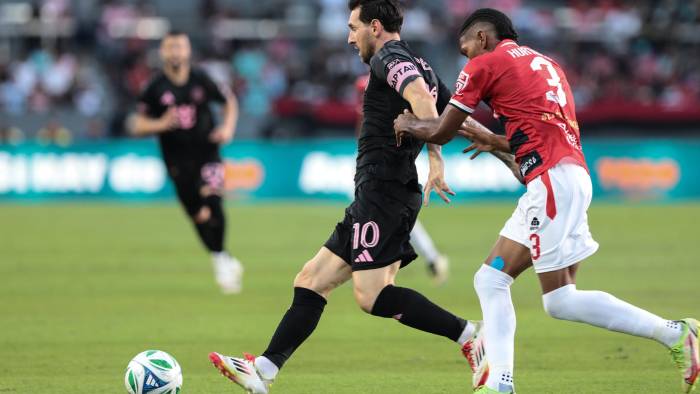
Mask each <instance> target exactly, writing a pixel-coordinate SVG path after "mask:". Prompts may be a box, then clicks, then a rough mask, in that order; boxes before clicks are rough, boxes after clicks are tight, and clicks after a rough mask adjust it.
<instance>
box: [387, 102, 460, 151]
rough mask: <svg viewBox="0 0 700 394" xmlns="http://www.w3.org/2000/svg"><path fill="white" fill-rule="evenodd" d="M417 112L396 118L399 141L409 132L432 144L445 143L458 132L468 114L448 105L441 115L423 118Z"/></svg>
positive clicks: (395, 127)
mask: <svg viewBox="0 0 700 394" xmlns="http://www.w3.org/2000/svg"><path fill="white" fill-rule="evenodd" d="M413 115H417V114H415V112H414V114H408V113H404V114H402V115H399V117H398V118H396V119H395V120H394V131H395V133H396V139H397V141H400V140H401V138H402V137H403V135H405V134H409V135H412V136H414V137H415V138H418V139H419V140H422V141H425V142H429V143H432V144H438V145H445V144H446V143H448V142H450V141H451V140H452V139H453V138H454V137H455V136H456V135H457V134H458V133H459V128H460V126H461V125H462V123H463V122H464V121H465V120H466V119H467V114H466V113H464V112H462V111H460V110H458V109H456V108H454V107H452V106H450V105H448V106H447V107H446V108H445V110H444V111H443V112H442V115H440V117H437V116H436V117H433V118H428V119H425V118H421V117H418V116H413Z"/></svg>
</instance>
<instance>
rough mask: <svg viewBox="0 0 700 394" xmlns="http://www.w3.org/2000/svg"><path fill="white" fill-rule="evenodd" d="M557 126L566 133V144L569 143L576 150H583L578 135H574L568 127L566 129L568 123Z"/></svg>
mask: <svg viewBox="0 0 700 394" xmlns="http://www.w3.org/2000/svg"><path fill="white" fill-rule="evenodd" d="M557 126H559V127H560V128H561V129H562V131H563V132H564V135H565V136H566V142H568V143H569V145H571V146H572V147H574V149H577V150H582V148H581V142H579V139H578V137H577V136H576V134H574V133H572V132H571V131H570V130H569V128H568V127H566V123H557Z"/></svg>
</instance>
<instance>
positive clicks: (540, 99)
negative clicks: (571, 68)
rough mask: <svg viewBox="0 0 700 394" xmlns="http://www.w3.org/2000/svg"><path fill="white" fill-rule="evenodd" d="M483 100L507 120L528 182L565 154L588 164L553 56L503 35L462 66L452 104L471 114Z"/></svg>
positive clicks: (508, 132)
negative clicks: (487, 51) (497, 42)
mask: <svg viewBox="0 0 700 394" xmlns="http://www.w3.org/2000/svg"><path fill="white" fill-rule="evenodd" d="M482 100H483V101H484V102H485V103H486V104H488V105H489V106H490V107H491V109H493V111H494V114H495V115H496V116H497V117H499V118H500V119H501V121H503V122H504V123H505V128H506V138H508V142H509V143H510V147H511V152H512V153H513V154H514V155H515V159H516V162H517V163H518V164H519V165H520V172H521V173H522V174H523V176H524V177H525V182H526V183H527V182H529V181H531V180H532V179H534V178H536V177H537V176H538V175H540V174H542V173H543V172H545V171H546V170H547V169H549V168H551V167H553V166H555V165H556V164H557V163H559V162H560V161H561V160H562V159H565V158H566V160H567V161H568V162H574V163H577V164H579V165H581V166H583V167H584V168H587V167H586V159H585V158H584V156H583V151H582V150H581V136H580V133H579V128H578V122H576V108H575V104H574V98H573V95H572V94H571V88H570V87H569V83H568V82H567V80H566V76H565V75H564V71H563V70H562V69H561V67H559V65H558V64H557V63H556V62H555V61H554V60H552V59H550V58H549V57H547V56H544V55H542V54H541V53H539V52H537V51H535V50H533V49H531V48H528V47H526V46H520V45H518V44H517V43H516V42H515V41H513V40H503V41H501V42H500V43H499V44H498V46H497V47H496V49H495V50H494V51H493V52H489V53H486V54H483V55H480V56H477V57H475V58H474V59H473V60H471V61H469V62H468V63H467V65H466V66H464V69H463V70H462V72H460V74H459V78H458V79H457V85H456V90H455V93H454V95H453V96H452V99H451V100H450V104H452V105H453V106H455V107H457V108H459V109H461V110H462V111H465V112H467V113H469V114H471V113H472V112H474V109H475V108H476V106H477V105H478V104H479V102H480V101H482Z"/></svg>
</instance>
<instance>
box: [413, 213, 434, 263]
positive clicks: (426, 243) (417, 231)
mask: <svg viewBox="0 0 700 394" xmlns="http://www.w3.org/2000/svg"><path fill="white" fill-rule="evenodd" d="M411 245H413V247H414V248H416V250H417V251H418V254H419V255H421V256H423V258H424V259H425V260H426V261H428V262H433V261H435V260H437V259H438V257H440V252H438V250H437V248H436V247H435V244H434V243H433V240H432V239H431V238H430V235H428V232H427V231H425V227H423V225H422V224H421V223H420V222H416V224H415V225H414V226H413V230H412V231H411Z"/></svg>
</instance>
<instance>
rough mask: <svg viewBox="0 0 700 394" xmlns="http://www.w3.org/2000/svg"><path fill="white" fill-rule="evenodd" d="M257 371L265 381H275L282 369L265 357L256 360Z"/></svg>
mask: <svg viewBox="0 0 700 394" xmlns="http://www.w3.org/2000/svg"><path fill="white" fill-rule="evenodd" d="M255 369H257V370H258V373H259V374H260V376H262V378H263V379H265V380H275V377H276V376H277V373H278V372H279V371H280V369H279V368H277V366H276V365H275V364H274V363H273V362H272V361H270V360H269V359H268V358H267V357H265V356H260V357H256V358H255Z"/></svg>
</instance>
